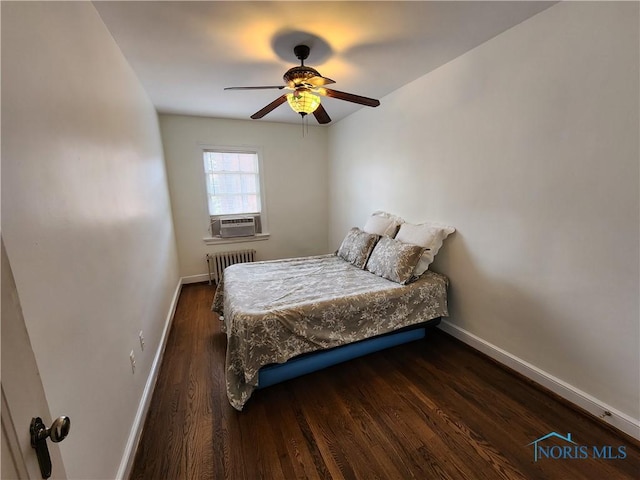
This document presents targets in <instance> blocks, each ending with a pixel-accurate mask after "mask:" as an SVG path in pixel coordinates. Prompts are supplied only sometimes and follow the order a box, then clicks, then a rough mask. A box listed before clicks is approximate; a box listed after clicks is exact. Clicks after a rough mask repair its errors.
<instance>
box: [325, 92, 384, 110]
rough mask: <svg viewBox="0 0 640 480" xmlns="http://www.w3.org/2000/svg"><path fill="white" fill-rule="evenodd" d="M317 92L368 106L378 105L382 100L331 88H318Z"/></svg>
mask: <svg viewBox="0 0 640 480" xmlns="http://www.w3.org/2000/svg"><path fill="white" fill-rule="evenodd" d="M317 93H319V94H320V95H325V96H327V97H331V98H337V99H338V100H346V101H347V102H353V103H359V104H360V105H366V106H367V107H377V106H378V105H380V100H376V99H375V98H369V97H362V96H360V95H354V94H353V93H345V92H339V91H338V90H331V89H329V88H318V89H317Z"/></svg>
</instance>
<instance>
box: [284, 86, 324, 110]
mask: <svg viewBox="0 0 640 480" xmlns="http://www.w3.org/2000/svg"><path fill="white" fill-rule="evenodd" d="M287 102H289V106H290V107H291V108H292V109H293V111H294V112H297V113H299V114H300V115H302V116H305V115H307V114H308V113H313V112H315V111H316V109H317V108H318V107H319V106H320V97H319V96H318V95H314V94H313V93H310V92H307V91H295V92H293V93H288V94H287Z"/></svg>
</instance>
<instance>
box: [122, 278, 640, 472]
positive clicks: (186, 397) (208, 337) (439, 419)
mask: <svg viewBox="0 0 640 480" xmlns="http://www.w3.org/2000/svg"><path fill="white" fill-rule="evenodd" d="M213 293H214V290H213V288H212V287H210V286H208V285H206V284H194V285H187V286H185V287H184V288H183V290H182V294H181V297H180V301H179V304H178V307H177V310H176V315H175V318H174V322H173V327H172V330H171V333H170V336H169V339H168V343H167V348H166V352H165V356H164V360H163V362H162V366H161V370H160V375H159V379H158V383H157V386H156V389H155V392H154V395H153V398H152V401H151V406H150V411H149V415H148V417H147V420H146V423H145V427H144V431H143V434H142V439H141V442H140V445H139V448H138V452H137V454H136V458H135V462H134V466H133V470H132V474H131V477H130V478H131V479H133V480H138V479H154V480H155V479H198V480H205V479H221V478H228V479H233V480H235V479H251V480H253V479H260V478H264V479H287V480H288V479H294V478H297V479H320V478H323V479H324V478H334V479H341V478H345V479H376V478H378V479H410V478H417V479H494V478H495V479H625V478H629V479H637V478H639V477H640V447H639V446H638V443H637V442H635V441H633V440H632V439H630V438H628V437H626V436H618V435H616V434H615V432H614V431H612V430H610V429H609V428H608V427H606V426H603V425H601V424H600V422H598V421H597V420H596V419H593V418H592V417H589V416H587V415H584V414H582V413H580V412H579V411H576V410H574V409H572V408H569V407H568V406H567V405H565V404H564V403H563V402H560V401H558V400H557V399H556V398H554V397H553V396H551V395H548V394H546V393H545V392H543V391H541V390H539V389H538V388H536V387H534V386H532V385H531V384H530V383H529V382H528V381H526V380H524V379H522V378H521V377H519V376H516V375H513V374H512V373H511V372H509V371H507V370H505V369H503V368H501V367H500V366H498V365H497V364H495V363H494V362H493V361H491V360H489V359H487V358H486V357H484V356H482V355H481V354H479V353H477V352H475V351H473V350H472V349H470V348H468V347H466V346H465V345H463V344H461V343H459V342H458V341H457V340H454V339H452V338H451V337H449V336H448V335H446V334H444V333H442V332H440V331H435V332H433V333H429V334H428V336H427V338H426V339H425V340H421V341H417V342H412V343H410V344H407V345H402V346H399V347H395V348H392V349H389V350H386V351H383V352H378V353H374V354H371V355H368V356H366V357H362V358H360V359H356V360H352V361H349V362H347V363H343V364H341V365H337V366H334V367H331V368H328V369H326V370H323V371H320V372H316V373H313V374H309V375H306V376H304V377H300V378H297V379H294V380H290V381H288V382H285V383H282V384H279V385H275V386H272V387H269V388H266V389H264V390H259V391H257V392H255V393H254V395H253V397H252V398H251V399H250V400H249V402H248V403H247V405H246V406H245V409H244V411H243V412H237V411H236V410H234V409H233V408H232V407H231V406H230V405H229V403H228V401H227V398H226V392H225V386H224V385H225V383H224V356H225V335H224V334H223V333H221V332H220V328H219V321H218V318H217V316H216V315H215V314H213V313H212V312H211V311H210V309H209V307H210V304H211V300H212V298H213ZM550 432H557V433H558V434H560V435H562V436H566V435H567V434H568V433H570V434H571V439H572V441H574V442H575V443H576V444H577V445H575V446H574V445H571V444H568V443H567V442H563V441H562V440H559V439H557V438H555V439H554V438H550V439H548V440H545V441H544V442H541V445H542V444H544V445H545V446H546V452H547V454H548V456H547V457H545V456H544V455H542V454H541V455H540V457H541V458H538V460H537V461H534V447H533V445H529V444H530V443H531V442H533V441H534V440H536V439H538V438H540V437H542V436H544V435H546V434H548V433H550ZM594 446H595V447H596V448H597V453H598V454H599V455H600V456H602V453H603V452H604V453H608V450H607V449H606V448H604V449H603V448H602V447H606V446H612V447H613V449H612V450H611V453H612V454H617V453H618V452H619V451H618V446H623V447H624V448H623V451H624V453H625V456H626V458H618V459H605V458H592V457H593V447H594ZM581 447H584V450H581V449H580V448H581ZM563 448H564V450H563ZM585 452H586V453H585ZM563 453H564V454H565V455H566V454H568V455H571V456H574V457H578V458H557V457H559V456H560V455H561V454H563ZM549 455H550V456H551V458H549ZM583 456H587V457H588V458H581V457H583ZM609 456H613V455H609ZM554 457H555V458H554Z"/></svg>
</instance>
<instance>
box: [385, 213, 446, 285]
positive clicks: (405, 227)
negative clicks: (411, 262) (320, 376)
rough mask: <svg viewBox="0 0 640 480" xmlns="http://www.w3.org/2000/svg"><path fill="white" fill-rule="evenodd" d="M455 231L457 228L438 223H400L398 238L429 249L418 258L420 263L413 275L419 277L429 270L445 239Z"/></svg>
mask: <svg viewBox="0 0 640 480" xmlns="http://www.w3.org/2000/svg"><path fill="white" fill-rule="evenodd" d="M455 231H456V229H455V228H453V227H450V226H448V225H440V224H437V223H423V224H420V225H413V224H411V223H403V224H402V225H400V231H399V232H398V235H396V240H400V241H401V242H404V243H411V244H412V245H419V246H421V247H424V248H426V249H428V250H425V251H424V253H423V254H422V256H421V257H420V260H418V264H417V265H416V267H415V268H414V269H413V276H415V277H419V276H420V275H422V274H423V273H424V272H426V271H427V269H428V268H429V265H430V264H431V262H433V258H434V257H435V256H436V254H437V253H438V250H440V247H442V242H443V241H444V239H445V238H447V237H448V236H449V235H451V234H452V233H453V232H455Z"/></svg>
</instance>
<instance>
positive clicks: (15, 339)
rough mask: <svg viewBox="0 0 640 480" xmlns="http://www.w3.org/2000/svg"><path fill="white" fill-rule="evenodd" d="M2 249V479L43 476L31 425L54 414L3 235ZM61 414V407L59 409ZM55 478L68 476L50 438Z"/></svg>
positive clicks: (49, 422)
mask: <svg viewBox="0 0 640 480" xmlns="http://www.w3.org/2000/svg"><path fill="white" fill-rule="evenodd" d="M0 244H1V249H2V257H1V269H2V284H1V285H2V304H1V305H2V325H1V328H2V344H1V359H0V365H1V369H2V377H1V380H0V384H1V386H2V388H1V392H2V414H1V417H2V460H1V462H2V465H1V466H0V470H1V478H2V479H3V480H5V479H14V478H18V479H30V480H31V479H34V480H35V479H40V478H42V475H41V474H40V467H39V465H38V459H37V457H36V452H35V450H34V449H33V448H32V447H31V436H30V433H29V426H30V424H31V419H32V418H33V417H41V418H42V420H43V421H44V423H45V425H46V426H47V427H50V426H51V421H52V418H51V415H50V412H49V406H48V405H47V399H46V395H45V391H44V388H43V386H42V382H41V381H40V374H39V372H38V365H37V363H36V359H35V355H34V354H33V350H32V349H31V342H30V340H29V334H28V332H27V328H26V326H25V324H24V318H23V316H22V307H21V306H20V299H19V298H18V291H17V289H16V284H15V281H14V279H13V272H12V271H11V265H10V264H9V259H8V257H7V253H6V251H5V248H4V241H3V240H1V238H0ZM60 413H62V412H60ZM47 443H48V446H49V453H50V455H51V463H52V464H53V469H52V474H51V477H50V478H52V479H66V478H67V475H66V473H65V469H64V465H63V464H62V457H61V455H60V449H59V447H58V445H57V444H55V443H52V442H51V441H49V440H47Z"/></svg>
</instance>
